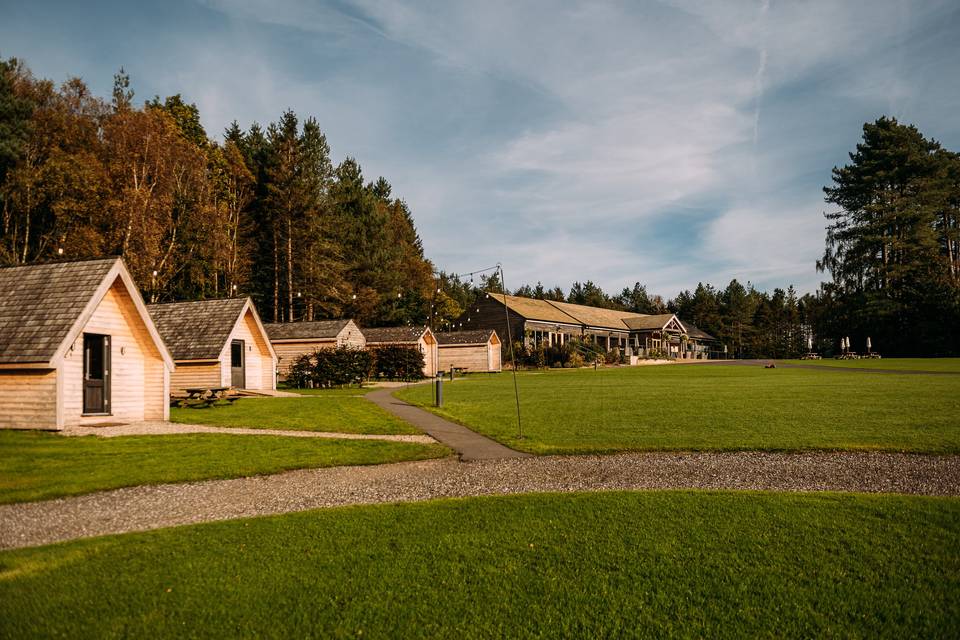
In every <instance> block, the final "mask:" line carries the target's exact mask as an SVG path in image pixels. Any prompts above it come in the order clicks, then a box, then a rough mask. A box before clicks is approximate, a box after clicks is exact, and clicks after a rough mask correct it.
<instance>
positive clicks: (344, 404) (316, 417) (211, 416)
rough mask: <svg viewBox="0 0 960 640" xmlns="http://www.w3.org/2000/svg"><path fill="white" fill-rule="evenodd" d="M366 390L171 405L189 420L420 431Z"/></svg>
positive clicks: (177, 416) (175, 415)
mask: <svg viewBox="0 0 960 640" xmlns="http://www.w3.org/2000/svg"><path fill="white" fill-rule="evenodd" d="M365 393H366V390H365V389H364V390H361V389H330V390H323V391H315V392H312V393H310V394H305V395H306V396H307V397H303V398H249V399H243V400H237V401H236V402H235V403H234V404H233V405H230V406H227V405H222V406H214V407H205V408H202V409H193V408H182V409H181V408H177V407H174V408H172V409H170V420H171V421H172V422H182V423H185V424H209V425H214V426H218V427H247V428H252V429H293V430H299V431H333V432H336V433H373V434H416V433H420V431H418V430H417V429H416V428H414V427H413V426H411V425H409V424H407V423H406V422H403V421H402V420H399V419H397V418H394V417H393V416H392V415H390V414H389V413H387V412H386V411H384V410H383V409H381V408H380V407H378V406H376V405H375V404H373V403H372V402H369V401H368V400H366V399H364V397H363V395H364V394H365Z"/></svg>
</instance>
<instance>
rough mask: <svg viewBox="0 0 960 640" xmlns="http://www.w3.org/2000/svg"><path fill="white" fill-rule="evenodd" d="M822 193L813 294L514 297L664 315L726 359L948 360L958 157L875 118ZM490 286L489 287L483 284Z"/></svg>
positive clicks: (954, 300) (956, 253) (705, 290)
mask: <svg viewBox="0 0 960 640" xmlns="http://www.w3.org/2000/svg"><path fill="white" fill-rule="evenodd" d="M832 177H833V183H832V184H831V185H827V186H825V187H824V194H825V201H826V202H827V203H828V204H831V205H834V207H835V208H834V209H833V210H830V211H827V212H825V214H824V216H825V218H826V220H827V228H826V243H825V244H826V246H825V249H824V254H823V257H822V258H821V259H820V260H819V261H818V262H817V264H816V268H817V269H818V270H819V271H821V272H828V273H829V275H830V280H829V281H827V282H823V283H822V284H821V286H820V287H819V289H818V290H817V291H816V292H814V293H808V294H806V295H803V296H799V297H798V295H797V293H796V291H795V290H794V288H793V287H792V286H791V287H787V288H786V289H782V288H776V289H774V290H773V292H772V293H768V292H764V291H759V290H757V289H756V288H755V287H754V286H753V285H752V284H750V283H749V282H748V283H747V284H746V285H745V286H744V285H742V284H741V283H740V282H738V281H737V280H732V281H731V282H730V283H729V284H728V285H727V286H726V287H724V288H717V287H714V286H712V285H710V284H704V283H700V284H698V286H697V288H696V289H695V290H694V291H692V292H691V291H689V290H688V291H682V292H680V293H679V294H677V295H676V297H674V298H672V299H664V298H663V297H661V296H658V295H649V294H648V293H647V289H646V287H645V286H643V285H642V284H640V283H637V284H635V285H634V286H633V287H632V288H624V289H623V290H622V291H621V292H620V293H616V294H608V293H606V292H604V291H603V290H602V289H601V288H600V287H599V286H597V285H596V284H594V283H593V282H591V281H589V280H588V281H586V282H583V283H581V282H575V283H573V285H572V287H571V288H570V290H569V293H567V294H566V295H565V294H564V291H563V290H562V289H561V288H560V287H553V288H552V289H547V288H545V287H544V286H543V284H542V283H539V282H538V283H537V284H536V285H535V286H530V285H524V286H522V287H520V288H518V289H516V290H515V291H514V292H513V293H514V294H515V295H520V296H527V297H531V298H539V299H546V300H558V301H564V300H565V301H567V302H573V303H576V304H586V305H591V306H596V307H603V308H608V309H618V310H622V311H633V312H636V313H644V314H657V313H667V312H670V313H676V314H677V315H678V316H679V317H680V318H681V320H686V321H688V322H691V323H693V324H694V325H696V326H697V327H699V328H700V329H703V330H704V331H706V332H707V333H710V334H711V335H713V336H714V337H716V338H717V339H718V340H719V342H720V343H721V344H722V345H724V346H726V347H727V349H728V353H730V354H732V355H734V356H736V357H747V358H754V357H763V358H785V357H796V356H799V355H801V354H803V353H805V352H807V351H809V350H813V351H816V352H819V353H821V354H824V355H833V354H835V353H837V352H838V351H839V350H840V346H839V345H840V340H841V338H849V339H850V342H851V345H852V346H851V349H852V350H854V351H857V352H864V351H865V350H866V340H867V338H868V337H869V338H871V343H872V345H873V348H874V349H875V350H879V351H880V352H881V353H885V354H887V355H899V356H908V355H919V356H929V355H957V354H958V353H960V337H958V335H957V331H956V328H957V327H960V155H958V154H957V153H955V152H952V151H948V150H946V149H944V148H943V147H942V146H941V145H940V144H939V143H938V142H936V141H934V140H929V139H927V138H925V137H924V136H923V135H922V134H921V133H920V132H919V131H918V130H917V128H916V127H914V126H911V125H904V124H901V123H899V122H897V120H896V119H894V118H887V117H882V118H880V119H878V120H877V121H875V122H873V123H866V124H865V125H864V127H863V140H862V142H861V143H860V144H858V145H857V148H856V150H855V151H854V152H852V153H850V164H847V165H845V166H843V167H835V168H834V169H833V172H832ZM495 284H496V283H495Z"/></svg>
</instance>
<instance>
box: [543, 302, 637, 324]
mask: <svg viewBox="0 0 960 640" xmlns="http://www.w3.org/2000/svg"><path fill="white" fill-rule="evenodd" d="M548 302H549V304H551V305H553V306H555V307H556V308H558V309H560V310H561V311H563V312H564V313H566V314H567V315H569V316H571V317H572V318H575V319H576V320H577V321H578V322H579V324H584V325H587V326H588V327H603V328H604V329H616V330H618V331H626V330H627V329H628V327H627V325H626V324H625V323H624V320H626V319H627V318H636V317H643V315H642V314H639V313H633V312H632V311H617V310H616V309H603V308H601V307H588V306H587V305H583V304H573V303H571V302H554V301H552V300H551V301H548Z"/></svg>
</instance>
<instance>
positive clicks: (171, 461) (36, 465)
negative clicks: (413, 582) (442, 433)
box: [0, 430, 449, 637]
mask: <svg viewBox="0 0 960 640" xmlns="http://www.w3.org/2000/svg"><path fill="white" fill-rule="evenodd" d="M448 453H449V450H448V449H446V448H445V447H442V446H440V445H422V444H412V443H402V442H384V441H376V440H328V439H321V438H281V437H274V436H242V435H237V436H233V435H220V434H191V435H164V436H131V437H118V438H97V437H95V436H84V437H71V438H66V437H63V436H58V435H55V434H50V433H37V432H22V431H2V430H0V503H9V502H23V501H28V500H42V499H46V498H55V497H59V496H68V495H76V494H81V493H90V492H92V491H100V490H104V489H116V488H119V487H129V486H134V485H140V484H158V483H163V482H188V481H192V480H208V479H214V478H237V477H242V476H251V475H257V474H266V473H277V472H280V471H287V470H289V469H302V468H307V467H332V466H337V465H347V464H378V463H383V462H398V461H401V460H422V459H425V458H436V457H440V456H444V455H447V454H448ZM0 637H3V634H2V633H0Z"/></svg>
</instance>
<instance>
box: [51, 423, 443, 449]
mask: <svg viewBox="0 0 960 640" xmlns="http://www.w3.org/2000/svg"><path fill="white" fill-rule="evenodd" d="M59 433H60V435H63V436H98V437H100V438H116V437H117V436H165V435H171V434H178V433H229V434H231V435H247V436H284V437H288V438H336V439H338V440H390V441H392V442H417V443H420V444H433V443H435V442H436V440H434V439H433V438H431V437H430V436H424V435H388V434H376V433H337V432H334V431H295V430H289V429H245V428H243V427H211V426H209V425H205V424H180V423H177V422H131V423H129V424H120V425H116V426H113V427H69V428H67V429H64V430H63V431H60V432H59Z"/></svg>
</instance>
